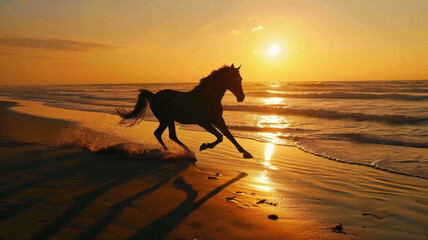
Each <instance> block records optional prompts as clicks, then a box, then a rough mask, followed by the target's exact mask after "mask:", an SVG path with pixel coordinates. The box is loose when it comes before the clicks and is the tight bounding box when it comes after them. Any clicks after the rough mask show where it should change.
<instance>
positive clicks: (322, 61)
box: [0, 0, 428, 84]
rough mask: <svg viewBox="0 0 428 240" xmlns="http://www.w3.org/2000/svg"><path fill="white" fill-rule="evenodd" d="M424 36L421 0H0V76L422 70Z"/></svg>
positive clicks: (247, 76) (372, 75)
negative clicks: (232, 69) (229, 69)
mask: <svg viewBox="0 0 428 240" xmlns="http://www.w3.org/2000/svg"><path fill="white" fill-rule="evenodd" d="M427 42H428V1H426V0H419V1H416V0H414V1H411V0H400V1H399V0H375V1H374V0H359V1H354V0H322V1H321V0H312V1H311V0H302V1H291V0H290V1H286V0H281V1H258V0H257V1H252V0H242V1H201V0H192V1H189V0H181V1H143V0H127V1H111V0H103V1H100V0H75V1H68V0H57V1H52V0H38V1H29V0H27V1H26V0H2V1H0V84H69V83H131V82H197V81H198V80H199V79H200V78H202V77H203V76H206V75H207V74H209V72H210V71H211V70H212V69H214V68H217V67H219V66H220V65H222V64H231V63H235V64H238V65H239V64H242V70H241V74H242V76H243V78H244V80H245V81H300V80H312V81H320V80H321V81H324V80H376V79H400V80H401V79H428V63H427V62H428V61H427V59H428V44H427ZM273 46H276V49H279V52H278V53H277V54H270V52H269V49H272V48H275V47H273ZM275 53H276V52H275Z"/></svg>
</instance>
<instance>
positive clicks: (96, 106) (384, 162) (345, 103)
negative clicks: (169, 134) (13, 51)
mask: <svg viewBox="0 0 428 240" xmlns="http://www.w3.org/2000/svg"><path fill="white" fill-rule="evenodd" d="M195 85H197V83H164V84H159V83H156V84H149V83H142V84H96V85H55V86H54V85H49V86H0V96H7V97H11V98H15V99H23V100H35V101H42V102H44V104H46V105H48V106H53V107H59V108H66V109H74V110H81V111H90V112H103V113H108V114H114V109H115V107H129V108H132V107H133V106H134V105H135V102H136V100H137V95H138V93H139V91H138V90H139V89H142V88H143V89H147V90H150V91H153V92H157V91H159V90H162V89H174V90H178V91H189V90H191V89H192V88H193V87H194V86H195ZM243 88H244V91H245V95H246V98H245V101H244V102H242V103H239V102H237V101H236V98H235V96H233V94H232V93H230V92H227V93H226V95H225V96H224V98H223V101H222V104H223V110H224V113H223V117H224V119H225V121H226V123H227V125H228V126H229V128H230V129H231V131H232V133H233V134H234V135H235V136H238V137H242V138H250V139H254V140H257V141H262V142H269V143H273V144H279V145H288V146H293V147H297V148H300V149H302V150H303V151H306V152H309V153H312V154H315V155H318V156H322V157H325V158H328V159H331V160H336V161H341V162H348V163H353V164H361V165H366V166H369V167H374V168H379V169H383V170H386V171H391V172H396V173H401V174H406V175H412V176H417V177H423V178H428V81H341V82H337V81H336V82H265V83H263V82H258V83H245V82H244V85H243ZM146 120H149V121H156V118H155V117H154V116H153V115H152V114H151V113H150V110H149V112H148V114H147V115H146ZM181 127H182V128H184V129H187V130H194V131H203V129H202V128H200V127H198V126H195V125H181Z"/></svg>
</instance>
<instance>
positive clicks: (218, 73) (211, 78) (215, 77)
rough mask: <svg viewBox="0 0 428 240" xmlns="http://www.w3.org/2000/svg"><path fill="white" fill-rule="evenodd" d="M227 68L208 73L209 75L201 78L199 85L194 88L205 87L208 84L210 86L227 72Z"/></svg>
mask: <svg viewBox="0 0 428 240" xmlns="http://www.w3.org/2000/svg"><path fill="white" fill-rule="evenodd" d="M229 68H230V67H229V66H227V65H223V66H221V67H220V68H219V69H217V70H213V71H212V72H211V73H210V75H208V76H207V77H204V78H202V79H201V80H200V81H199V85H198V86H196V87H199V86H200V87H205V86H207V85H208V84H210V83H211V82H214V81H216V80H218V79H220V76H222V75H223V74H224V73H225V72H226V71H227V70H229Z"/></svg>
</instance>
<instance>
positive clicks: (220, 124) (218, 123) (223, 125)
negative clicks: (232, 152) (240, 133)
mask: <svg viewBox="0 0 428 240" xmlns="http://www.w3.org/2000/svg"><path fill="white" fill-rule="evenodd" d="M213 124H214V126H216V127H217V128H218V129H219V130H220V131H221V132H222V133H223V134H224V136H226V137H227V138H228V139H229V140H230V141H231V142H232V143H233V145H235V147H236V149H238V151H239V152H240V153H243V157H244V158H253V155H251V153H249V152H247V151H246V150H245V149H244V148H243V147H241V145H239V143H238V142H237V141H236V140H235V138H234V137H233V135H232V134H231V133H230V132H229V129H227V126H226V123H225V122H224V119H223V118H222V117H220V118H219V119H217V120H216V121H215V122H213Z"/></svg>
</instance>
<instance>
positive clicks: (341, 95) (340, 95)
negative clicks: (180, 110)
mask: <svg viewBox="0 0 428 240" xmlns="http://www.w3.org/2000/svg"><path fill="white" fill-rule="evenodd" d="M245 94H246V95H248V96H253V97H283V98H330V99H398V100H410V101H419V100H426V99H428V95H411V94H400V93H387V94H370V93H352V92H323V93H302V94H299V93H278V92H269V91H266V92H246V93H245Z"/></svg>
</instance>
